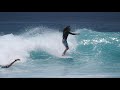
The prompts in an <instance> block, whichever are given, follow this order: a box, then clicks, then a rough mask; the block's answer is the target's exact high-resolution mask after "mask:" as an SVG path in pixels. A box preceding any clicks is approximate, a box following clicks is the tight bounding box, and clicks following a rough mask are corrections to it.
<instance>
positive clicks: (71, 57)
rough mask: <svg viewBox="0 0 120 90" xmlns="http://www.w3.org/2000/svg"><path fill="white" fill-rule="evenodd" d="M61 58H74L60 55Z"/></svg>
mask: <svg viewBox="0 0 120 90" xmlns="http://www.w3.org/2000/svg"><path fill="white" fill-rule="evenodd" d="M59 58H72V57H71V56H60V57H59Z"/></svg>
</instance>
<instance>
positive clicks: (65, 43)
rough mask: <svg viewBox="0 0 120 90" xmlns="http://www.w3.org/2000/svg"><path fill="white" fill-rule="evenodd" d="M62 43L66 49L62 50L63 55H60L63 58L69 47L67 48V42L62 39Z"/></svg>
mask: <svg viewBox="0 0 120 90" xmlns="http://www.w3.org/2000/svg"><path fill="white" fill-rule="evenodd" d="M62 42H63V44H64V46H65V48H66V49H65V50H64V52H63V54H62V56H64V55H65V54H66V52H67V50H68V49H69V46H68V43H67V40H64V39H63V41H62Z"/></svg>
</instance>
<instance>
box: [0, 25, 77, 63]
mask: <svg viewBox="0 0 120 90" xmlns="http://www.w3.org/2000/svg"><path fill="white" fill-rule="evenodd" d="M43 29H44V30H45V32H41V30H43ZM53 31H54V32H53ZM41 33H42V34H41ZM68 43H69V47H70V50H69V52H70V51H72V50H74V49H75V47H76V45H77V42H76V39H75V36H69V38H68ZM0 48H1V49H0V65H3V64H8V63H10V62H11V61H13V60H14V59H16V58H20V59H21V61H22V62H24V61H26V60H27V58H29V56H30V55H29V52H30V51H32V50H36V49H37V50H38V49H40V50H43V51H45V52H47V53H49V54H51V55H54V56H56V55H61V54H62V52H63V50H64V49H65V47H64V46H63V44H62V33H60V32H58V30H56V31H55V30H52V29H49V28H45V27H44V28H43V27H37V28H32V29H31V30H29V31H27V32H26V33H23V34H21V35H13V34H7V35H3V36H0Z"/></svg>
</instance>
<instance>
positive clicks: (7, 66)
mask: <svg viewBox="0 0 120 90" xmlns="http://www.w3.org/2000/svg"><path fill="white" fill-rule="evenodd" d="M16 61H20V59H15V60H14V61H13V62H11V63H10V64H8V65H5V66H2V65H0V66H1V68H9V67H10V66H12V64H13V63H15V62H16Z"/></svg>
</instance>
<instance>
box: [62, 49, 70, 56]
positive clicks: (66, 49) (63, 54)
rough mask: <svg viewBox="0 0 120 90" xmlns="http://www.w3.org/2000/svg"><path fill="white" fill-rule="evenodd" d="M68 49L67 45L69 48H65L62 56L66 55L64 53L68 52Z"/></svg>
mask: <svg viewBox="0 0 120 90" xmlns="http://www.w3.org/2000/svg"><path fill="white" fill-rule="evenodd" d="M68 49H69V47H67V48H66V49H65V50H64V52H63V54H62V56H64V55H65V54H66V52H67V50H68Z"/></svg>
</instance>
